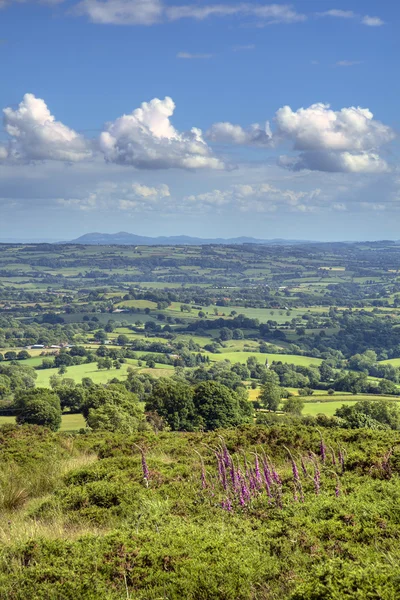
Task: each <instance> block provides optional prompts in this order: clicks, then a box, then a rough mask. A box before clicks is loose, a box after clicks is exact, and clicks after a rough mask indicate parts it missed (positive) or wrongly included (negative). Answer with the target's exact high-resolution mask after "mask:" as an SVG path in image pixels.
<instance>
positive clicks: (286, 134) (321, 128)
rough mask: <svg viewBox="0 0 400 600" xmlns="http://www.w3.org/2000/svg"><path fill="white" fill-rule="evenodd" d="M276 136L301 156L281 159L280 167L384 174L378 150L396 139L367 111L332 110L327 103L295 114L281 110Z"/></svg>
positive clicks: (384, 165) (363, 109) (390, 130)
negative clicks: (288, 141)
mask: <svg viewBox="0 0 400 600" xmlns="http://www.w3.org/2000/svg"><path fill="white" fill-rule="evenodd" d="M275 122H276V125H277V133H276V136H277V137H278V138H281V139H282V140H290V141H292V142H293V149H294V150H298V151H301V152H302V154H300V156H298V157H296V158H288V157H281V159H280V164H281V165H282V166H286V167H288V168H291V169H293V170H300V169H312V170H320V171H331V172H334V171H343V172H348V173H356V172H372V173H376V172H382V171H385V170H387V169H388V165H387V164H386V162H385V161H384V160H383V159H382V158H381V157H380V156H379V154H378V153H377V150H378V149H379V148H380V147H381V146H382V145H383V144H386V143H388V142H390V141H391V140H393V139H394V137H395V135H394V132H393V131H392V129H391V128H390V127H388V126H387V125H384V124H383V123H381V122H380V121H376V120H374V118H373V114H372V112H371V111H370V110H368V109H367V108H360V107H357V108H356V107H349V108H342V109H341V110H339V111H333V110H332V109H331V108H330V106H329V105H328V104H321V103H319V104H313V105H312V106H310V107H309V108H300V109H298V110H297V111H293V110H292V109H291V108H290V107H289V106H284V107H283V108H280V109H279V110H278V111H277V113H276V117H275Z"/></svg>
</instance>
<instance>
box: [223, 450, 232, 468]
mask: <svg viewBox="0 0 400 600" xmlns="http://www.w3.org/2000/svg"><path fill="white" fill-rule="evenodd" d="M222 453H223V458H224V463H225V467H229V465H230V464H231V462H232V459H231V457H230V454H229V452H228V448H227V447H226V446H225V445H224V446H223V448H222Z"/></svg>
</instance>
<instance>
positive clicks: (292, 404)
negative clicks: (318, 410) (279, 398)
mask: <svg viewBox="0 0 400 600" xmlns="http://www.w3.org/2000/svg"><path fill="white" fill-rule="evenodd" d="M303 408H304V402H303V400H302V399H301V398H299V397H298V396H290V397H289V398H287V399H286V400H285V401H284V402H283V404H282V410H283V412H285V413H289V414H292V415H301V412H302V410H303Z"/></svg>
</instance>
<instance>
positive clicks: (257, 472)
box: [254, 454, 262, 487]
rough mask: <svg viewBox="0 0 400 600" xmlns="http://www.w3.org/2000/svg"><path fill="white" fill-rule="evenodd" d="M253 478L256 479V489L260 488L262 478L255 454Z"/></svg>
mask: <svg viewBox="0 0 400 600" xmlns="http://www.w3.org/2000/svg"><path fill="white" fill-rule="evenodd" d="M254 476H255V478H256V482H257V485H258V487H261V486H262V477H261V471H260V463H259V462H258V456H257V454H256V455H255V458H254Z"/></svg>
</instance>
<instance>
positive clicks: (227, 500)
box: [222, 498, 232, 512]
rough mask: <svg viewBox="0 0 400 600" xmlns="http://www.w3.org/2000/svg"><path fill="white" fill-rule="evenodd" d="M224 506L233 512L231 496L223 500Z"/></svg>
mask: <svg viewBox="0 0 400 600" xmlns="http://www.w3.org/2000/svg"><path fill="white" fill-rule="evenodd" d="M222 508H223V509H224V510H226V511H228V512H232V502H231V501H230V498H227V499H226V500H222Z"/></svg>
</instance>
